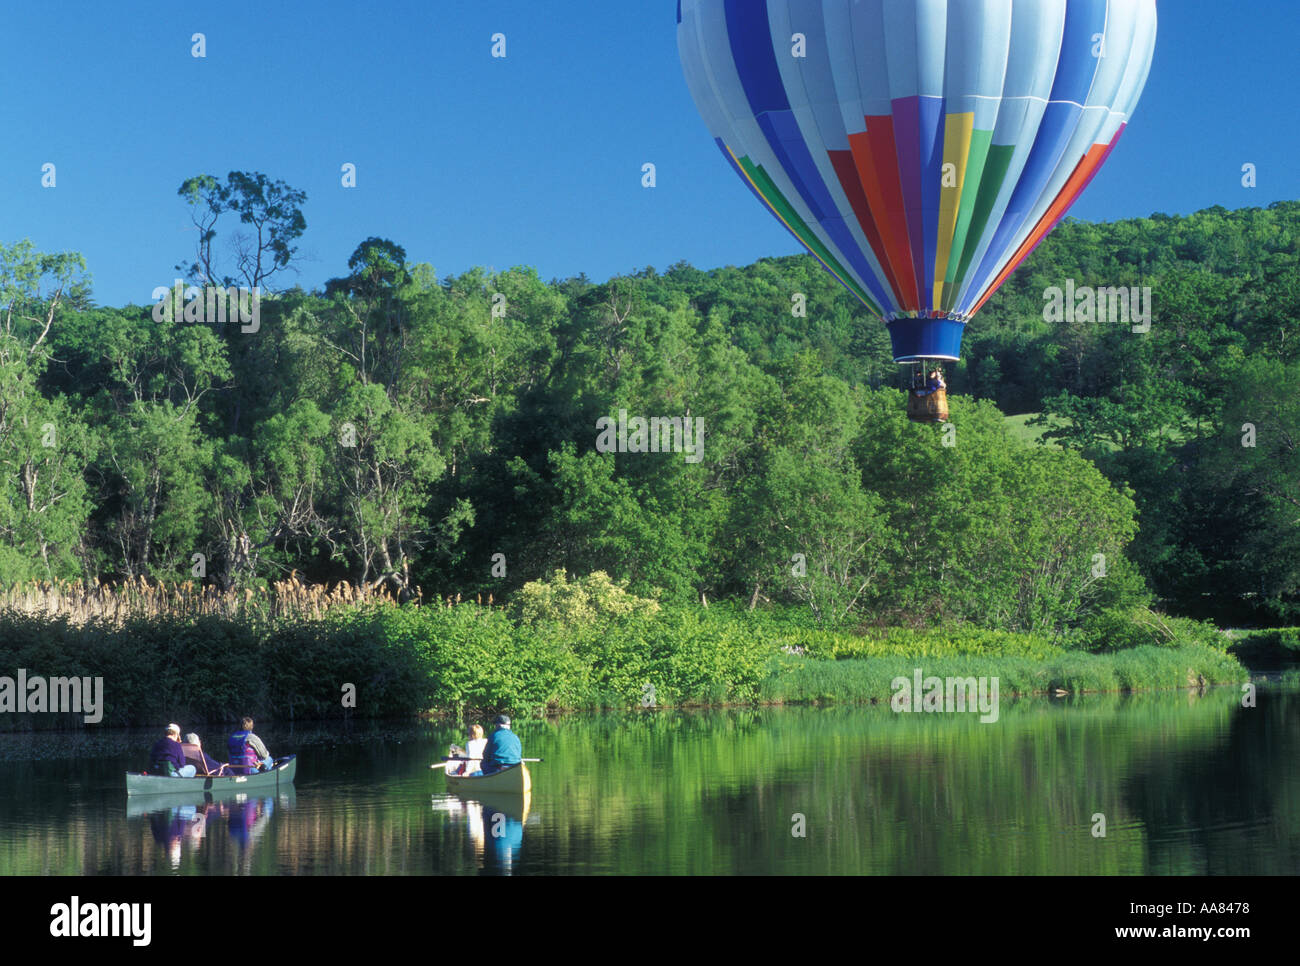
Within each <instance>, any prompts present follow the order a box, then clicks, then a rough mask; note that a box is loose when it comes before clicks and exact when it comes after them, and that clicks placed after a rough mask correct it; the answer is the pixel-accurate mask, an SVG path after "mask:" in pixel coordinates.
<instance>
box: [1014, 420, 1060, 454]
mask: <svg viewBox="0 0 1300 966" xmlns="http://www.w3.org/2000/svg"><path fill="white" fill-rule="evenodd" d="M1038 415H1040V414H1039V413H1022V414H1021V415H1019V416H1007V417H1006V421H1007V428H1008V429H1010V430H1011V433H1012V435H1013V436H1015V437H1016V438H1017V439H1020V440H1023V441H1024V442H1026V443H1038V442H1042V439H1043V433H1044V432H1045V431H1046V429H1047V427H1046V426H1030V425H1029V421H1030V420H1031V419H1034V418H1035V417H1037V416H1038ZM1046 445H1048V446H1051V447H1052V448H1053V449H1060V448H1061V447H1060V445H1059V444H1057V443H1055V442H1049V443H1047V444H1046Z"/></svg>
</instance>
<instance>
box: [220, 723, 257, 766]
mask: <svg viewBox="0 0 1300 966" xmlns="http://www.w3.org/2000/svg"><path fill="white" fill-rule="evenodd" d="M251 734H252V732H251V731H237V732H235V733H234V734H233V735H231V736H230V739H229V740H228V741H227V742H226V750H227V751H228V752H229V753H230V764H231V767H232V768H233V769H234V771H235V773H236V774H239V775H251V774H253V772H255V771H257V766H258V763H259V762H260V761H261V759H259V758H258V757H257V752H256V751H254V750H253V746H252V745H250V744H249V743H248V736H249V735H251Z"/></svg>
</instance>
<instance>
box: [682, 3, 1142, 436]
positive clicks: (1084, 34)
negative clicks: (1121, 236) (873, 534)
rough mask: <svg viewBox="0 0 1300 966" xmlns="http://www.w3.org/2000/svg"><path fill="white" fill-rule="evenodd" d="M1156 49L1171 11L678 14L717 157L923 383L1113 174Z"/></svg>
mask: <svg viewBox="0 0 1300 966" xmlns="http://www.w3.org/2000/svg"><path fill="white" fill-rule="evenodd" d="M1155 38H1156V0H678V4H677V42H678V48H679V50H680V53H681V60H682V67H683V71H684V73H685V75H686V82H687V85H688V86H689V87H690V90H691V94H692V96H693V97H694V99H695V103H696V105H697V106H698V107H699V110H700V113H701V114H702V115H703V117H704V120H705V123H706V124H707V125H708V128H709V130H710V132H711V133H712V135H713V137H714V139H715V140H716V142H717V145H718V147H719V148H721V150H722V153H723V154H724V155H725V156H726V158H727V160H728V161H729V162H730V164H731V165H732V167H733V168H734V169H735V171H736V173H737V174H739V175H740V177H741V178H742V179H743V180H744V181H745V182H746V183H747V184H748V185H749V187H750V188H751V189H752V190H753V192H754V194H755V195H757V197H758V198H759V200H760V201H762V202H763V204H764V205H765V206H766V207H767V208H768V209H769V210H770V211H771V212H772V214H774V215H775V216H776V217H777V218H778V219H779V220H780V221H781V223H782V224H784V225H785V226H786V228H788V229H789V230H790V232H791V233H792V234H793V235H794V236H795V237H796V238H797V239H798V240H799V241H800V242H801V243H802V244H803V245H804V246H805V247H806V248H807V249H808V251H809V252H810V253H811V254H812V255H813V256H814V257H815V258H817V259H818V260H819V261H820V262H821V264H822V265H823V266H824V267H825V268H826V270H827V271H829V272H830V273H831V274H832V275H834V276H835V278H837V279H838V280H839V281H840V282H841V283H842V284H843V285H844V287H845V288H847V289H848V290H849V291H850V292H851V293H852V294H853V295H854V296H855V297H856V298H857V299H858V300H859V301H860V302H861V303H862V304H863V305H864V306H865V307H866V308H867V309H868V310H870V311H871V312H873V313H875V314H876V315H877V316H879V317H880V318H881V319H882V320H883V322H884V323H885V324H886V326H887V327H888V329H889V335H890V340H891V343H892V346H893V355H894V360H895V361H896V362H899V363H904V364H912V365H914V366H917V367H919V372H920V373H921V374H922V383H924V374H925V373H927V372H929V371H930V370H931V369H933V368H934V367H935V366H937V365H938V364H939V363H941V362H955V361H957V360H958V359H959V358H960V356H961V343H962V335H963V333H964V331H965V328H966V324H967V323H968V322H969V321H970V319H971V317H972V316H973V315H974V314H975V313H976V312H978V311H979V310H980V308H981V307H982V306H983V305H984V303H985V302H987V301H988V299H989V297H990V296H991V295H992V294H993V293H994V292H995V291H997V289H998V286H1000V285H1001V284H1002V283H1003V282H1004V281H1005V280H1006V278H1007V276H1009V275H1010V274H1011V273H1012V272H1013V271H1015V269H1016V267H1017V266H1018V265H1020V263H1021V262H1023V261H1024V260H1025V258H1026V257H1027V256H1028V255H1029V253H1030V252H1032V251H1033V250H1034V248H1035V247H1037V245H1038V244H1039V242H1041V241H1042V240H1043V238H1045V237H1046V236H1047V234H1048V233H1049V232H1050V231H1051V230H1052V229H1053V228H1054V227H1055V226H1056V224H1057V223H1058V222H1060V220H1061V219H1062V218H1063V217H1064V216H1065V213H1066V211H1068V210H1069V208H1070V206H1071V205H1072V204H1073V203H1074V201H1075V199H1077V198H1078V197H1079V194H1080V193H1081V192H1082V191H1083V189H1084V188H1085V187H1087V185H1088V184H1089V182H1091V180H1092V179H1093V177H1094V176H1095V175H1096V174H1097V172H1098V170H1099V169H1100V168H1101V166H1102V164H1104V163H1105V161H1106V159H1107V158H1108V157H1109V156H1110V153H1111V151H1112V150H1114V148H1115V145H1116V143H1117V142H1118V140H1119V137H1120V135H1121V134H1122V133H1123V132H1124V129H1125V127H1126V125H1127V124H1128V120H1129V116H1130V115H1131V114H1132V112H1133V109H1134V107H1135V106H1136V105H1137V101H1138V98H1139V96H1140V95H1141V93H1142V88H1143V86H1144V85H1145V84H1146V79H1147V75H1148V73H1149V72H1150V69H1151V61H1152V57H1153V54H1154V51H1155ZM940 381H941V377H940ZM916 385H917V384H916V382H915V380H914V388H915V387H916ZM931 385H933V383H931ZM917 398H920V397H917V396H916V395H915V393H914V394H913V403H910V404H909V406H910V407H912V408H917V409H928V410H930V411H931V412H930V413H929V414H930V415H931V416H934V417H936V418H946V403H943V404H942V406H940V404H939V403H937V402H936V399H937V398H938V397H937V396H936V397H935V398H932V399H930V400H928V401H927V402H926V403H924V404H923V405H921V406H915V405H914V404H915V400H916V399H917ZM941 409H942V410H943V411H942V413H941V412H940V410H941Z"/></svg>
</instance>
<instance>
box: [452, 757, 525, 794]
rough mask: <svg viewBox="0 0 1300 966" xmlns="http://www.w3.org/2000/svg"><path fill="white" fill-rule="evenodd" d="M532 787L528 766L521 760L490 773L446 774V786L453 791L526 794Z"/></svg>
mask: <svg viewBox="0 0 1300 966" xmlns="http://www.w3.org/2000/svg"><path fill="white" fill-rule="evenodd" d="M532 787H533V778H532V776H531V775H530V774H529V773H528V766H527V765H525V764H524V763H523V762H520V763H519V764H517V765H511V766H509V767H508V768H502V769H501V770H500V771H497V772H493V773H492V774H491V775H480V776H479V777H477V778H468V777H464V776H461V775H448V776H447V788H448V789H449V790H450V791H453V792H463V793H465V794H470V793H471V792H475V791H484V792H502V793H510V794H513V795H526V794H527V793H528V792H529V791H531V790H532Z"/></svg>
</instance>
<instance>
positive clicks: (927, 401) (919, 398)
mask: <svg viewBox="0 0 1300 966" xmlns="http://www.w3.org/2000/svg"><path fill="white" fill-rule="evenodd" d="M907 418H908V419H910V420H912V422H914V423H946V422H947V421H948V393H947V391H946V390H943V389H936V390H935V391H934V392H931V393H926V394H925V395H920V394H918V393H915V392H909V393H908V394H907Z"/></svg>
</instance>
